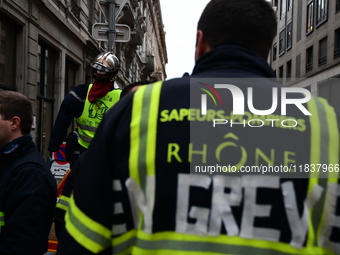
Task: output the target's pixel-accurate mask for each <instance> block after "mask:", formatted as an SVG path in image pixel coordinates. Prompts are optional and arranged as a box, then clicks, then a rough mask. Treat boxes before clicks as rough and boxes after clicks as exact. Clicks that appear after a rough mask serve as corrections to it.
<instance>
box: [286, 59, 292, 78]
mask: <svg viewBox="0 0 340 255" xmlns="http://www.w3.org/2000/svg"><path fill="white" fill-rule="evenodd" d="M286 78H287V79H286V80H287V81H289V80H290V79H291V78H292V61H291V60H289V61H288V62H287V69H286Z"/></svg>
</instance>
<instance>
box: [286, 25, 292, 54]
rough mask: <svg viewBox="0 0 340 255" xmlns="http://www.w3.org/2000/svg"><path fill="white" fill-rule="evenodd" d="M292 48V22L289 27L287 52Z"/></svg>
mask: <svg viewBox="0 0 340 255" xmlns="http://www.w3.org/2000/svg"><path fill="white" fill-rule="evenodd" d="M291 48H292V22H290V23H289V24H288V25H287V50H289V49H291Z"/></svg>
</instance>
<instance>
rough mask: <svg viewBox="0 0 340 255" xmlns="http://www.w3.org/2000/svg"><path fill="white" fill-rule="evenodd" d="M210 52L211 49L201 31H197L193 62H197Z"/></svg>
mask: <svg viewBox="0 0 340 255" xmlns="http://www.w3.org/2000/svg"><path fill="white" fill-rule="evenodd" d="M210 50H211V48H210V46H209V45H208V43H207V41H206V40H205V37H204V34H203V31H202V30H198V31H197V35H196V51H195V61H197V60H198V59H199V58H200V57H201V56H202V55H203V54H204V53H207V52H208V51H210Z"/></svg>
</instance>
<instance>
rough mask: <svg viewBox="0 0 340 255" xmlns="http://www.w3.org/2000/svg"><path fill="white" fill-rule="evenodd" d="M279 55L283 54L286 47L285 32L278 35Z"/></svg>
mask: <svg viewBox="0 0 340 255" xmlns="http://www.w3.org/2000/svg"><path fill="white" fill-rule="evenodd" d="M279 40H280V41H279V55H280V56H281V55H282V54H284V53H285V45H286V30H285V29H284V30H282V31H281V32H280V35H279Z"/></svg>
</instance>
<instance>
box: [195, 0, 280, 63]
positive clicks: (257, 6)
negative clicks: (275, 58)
mask: <svg viewBox="0 0 340 255" xmlns="http://www.w3.org/2000/svg"><path fill="white" fill-rule="evenodd" d="M197 30H202V32H203V34H204V36H205V39H206V42H207V43H208V45H209V46H210V47H211V48H214V47H215V46H217V45H220V44H227V43H231V44H238V45H243V46H246V47H248V48H251V49H253V50H255V51H256V52H258V53H260V54H261V55H262V56H263V57H264V58H267V56H268V53H269V50H270V49H271V44H272V42H273V39H274V37H275V33H276V17H275V14H274V10H273V8H272V7H271V5H270V4H269V3H268V2H266V1H265V0H211V1H210V2H209V3H208V4H207V6H206V7H205V9H204V11H203V13H202V15H201V17H200V19H199V21H198V26H197Z"/></svg>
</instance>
